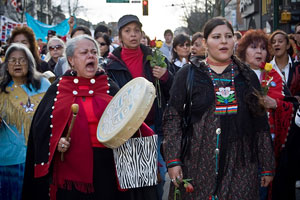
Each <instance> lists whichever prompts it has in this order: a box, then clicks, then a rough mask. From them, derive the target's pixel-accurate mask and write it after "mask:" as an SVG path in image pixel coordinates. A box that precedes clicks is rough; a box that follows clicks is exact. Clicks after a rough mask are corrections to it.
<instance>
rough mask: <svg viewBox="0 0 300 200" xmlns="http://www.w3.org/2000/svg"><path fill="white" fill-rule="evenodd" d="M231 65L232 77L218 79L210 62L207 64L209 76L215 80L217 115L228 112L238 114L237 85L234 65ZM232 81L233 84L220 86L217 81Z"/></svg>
mask: <svg viewBox="0 0 300 200" xmlns="http://www.w3.org/2000/svg"><path fill="white" fill-rule="evenodd" d="M230 66H231V79H218V78H215V77H214V74H213V72H212V69H211V68H210V66H209V64H207V69H208V72H209V76H210V78H211V80H212V82H213V85H214V89H215V96H216V98H215V99H216V110H215V114H216V115H226V114H236V113H237V108H238V105H237V100H236V94H235V85H234V65H233V63H231V64H230ZM217 80H218V81H221V82H222V83H223V82H231V86H224V85H223V86H221V87H218V86H217V83H216V81H217Z"/></svg>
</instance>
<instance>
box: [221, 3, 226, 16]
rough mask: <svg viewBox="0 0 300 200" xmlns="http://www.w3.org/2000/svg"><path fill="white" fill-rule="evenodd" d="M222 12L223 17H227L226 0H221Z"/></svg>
mask: <svg viewBox="0 0 300 200" xmlns="http://www.w3.org/2000/svg"><path fill="white" fill-rule="evenodd" d="M221 1H222V2H221V13H222V17H225V0H221Z"/></svg>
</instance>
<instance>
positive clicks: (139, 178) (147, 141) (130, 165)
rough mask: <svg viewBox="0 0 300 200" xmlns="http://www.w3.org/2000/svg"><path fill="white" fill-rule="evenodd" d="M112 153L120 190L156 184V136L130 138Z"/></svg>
mask: <svg viewBox="0 0 300 200" xmlns="http://www.w3.org/2000/svg"><path fill="white" fill-rule="evenodd" d="M113 152H114V160H115V165H116V170H117V176H118V179H119V184H120V187H121V188H122V189H130V188H138V187H145V186H152V185H156V184H157V170H158V169H157V135H153V136H149V137H137V138H130V139H129V140H128V141H127V142H125V143H124V144H123V145H121V146H120V147H118V148H115V149H113Z"/></svg>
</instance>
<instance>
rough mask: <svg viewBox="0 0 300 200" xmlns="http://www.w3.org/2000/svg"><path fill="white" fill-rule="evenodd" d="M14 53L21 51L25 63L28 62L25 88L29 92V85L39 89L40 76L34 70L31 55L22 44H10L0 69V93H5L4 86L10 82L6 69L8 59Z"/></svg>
mask: <svg viewBox="0 0 300 200" xmlns="http://www.w3.org/2000/svg"><path fill="white" fill-rule="evenodd" d="M15 51H22V52H23V53H24V54H25V56H26V58H27V62H28V73H27V82H26V86H27V88H28V89H29V90H31V88H30V86H29V85H30V84H32V86H33V88H35V89H39V88H40V85H41V83H40V79H41V76H42V75H41V73H39V72H38V71H37V70H36V62H35V59H34V57H33V55H32V53H31V52H30V50H29V49H28V48H27V46H25V45H24V44H21V43H12V44H11V45H10V46H9V47H8V49H7V51H6V53H5V60H4V63H3V64H2V66H1V69H0V92H3V91H5V88H6V86H7V85H8V84H9V82H10V81H12V77H11V75H10V74H9V73H8V70H7V69H8V59H9V57H10V55H11V54H12V53H13V52H15Z"/></svg>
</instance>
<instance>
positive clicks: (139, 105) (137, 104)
mask: <svg viewBox="0 0 300 200" xmlns="http://www.w3.org/2000/svg"><path fill="white" fill-rule="evenodd" d="M155 96H156V95H155V87H154V85H153V83H151V82H149V81H148V80H146V79H145V78H143V77H138V78H135V79H133V80H131V81H130V82H128V83H127V84H126V85H124V86H123V87H122V88H121V90H120V91H119V92H118V93H117V94H116V95H115V96H114V98H113V99H112V100H111V101H110V103H109V104H108V105H107V107H106V109H105V110H104V112H103V114H102V117H101V119H100V121H99V123H98V127H97V139H98V141H99V142H101V143H102V144H103V145H105V146H106V147H108V148H112V149H114V148H118V147H119V146H121V145H122V144H124V143H125V142H126V141H127V140H128V139H129V138H131V137H132V136H133V135H134V133H135V132H136V131H137V130H138V128H139V127H140V126H141V124H142V123H143V121H144V120H145V119H146V117H147V115H148V113H149V111H150V109H151V107H152V104H153V102H154V99H155Z"/></svg>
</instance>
